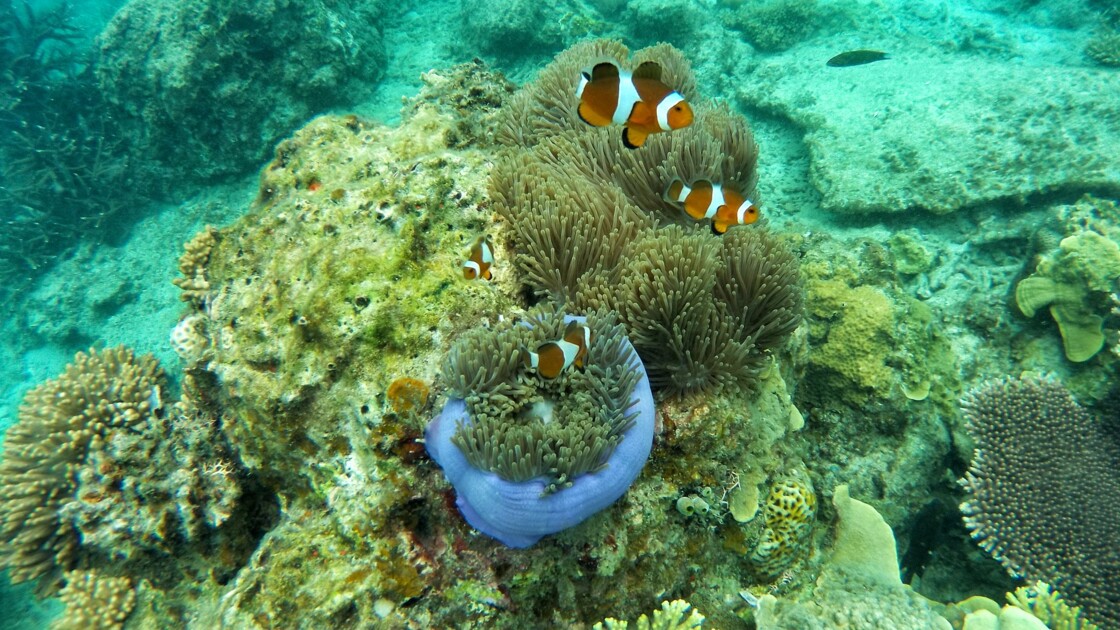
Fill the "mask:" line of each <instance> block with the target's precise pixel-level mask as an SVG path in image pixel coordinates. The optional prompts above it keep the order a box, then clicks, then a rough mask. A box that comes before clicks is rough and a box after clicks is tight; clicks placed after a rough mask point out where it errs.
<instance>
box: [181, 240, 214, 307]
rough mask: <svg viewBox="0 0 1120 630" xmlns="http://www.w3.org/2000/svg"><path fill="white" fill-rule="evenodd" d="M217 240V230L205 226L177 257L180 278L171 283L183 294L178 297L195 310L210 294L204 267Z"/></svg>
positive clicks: (184, 246)
mask: <svg viewBox="0 0 1120 630" xmlns="http://www.w3.org/2000/svg"><path fill="white" fill-rule="evenodd" d="M217 239H218V230H216V229H214V228H213V227H211V226H209V225H208V226H206V228H205V229H203V230H202V231H201V232H199V233H198V234H195V235H194V238H192V239H191V240H189V241H187V243H186V244H185V245H183V250H184V251H183V255H182V256H180V257H179V273H180V274H182V277H180V278H175V279H174V280H172V281H171V282H173V283H174V284H175V286H177V287H179V288H180V289H181V290H182V291H183V292H182V294H181V295H180V296H179V297H180V298H181V299H182V300H183V301H184V302H190V303H191V304H192V305H193V306H194V307H195V308H201V307H202V305H203V304H204V302H205V301H206V298H207V297H208V296H209V293H210V282H209V281H208V280H207V279H206V265H207V263H208V262H209V261H210V250H211V249H213V248H214V243H216V242H217Z"/></svg>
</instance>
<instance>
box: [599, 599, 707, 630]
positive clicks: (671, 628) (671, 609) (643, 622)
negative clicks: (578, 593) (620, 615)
mask: <svg viewBox="0 0 1120 630" xmlns="http://www.w3.org/2000/svg"><path fill="white" fill-rule="evenodd" d="M703 625H704V615H701V614H700V613H698V612H697V611H696V609H694V608H693V607H692V605H691V604H689V603H688V602H686V601H684V600H683V599H678V600H674V601H671V602H670V601H664V602H661V609H660V610H655V611H653V618H652V619H651V618H649V617H647V616H646V615H642V616H641V617H638V620H637V621H635V622H634V626H635V628H636V630H689V629H691V628H699V627H701V626H703ZM629 627H630V624H629V623H627V622H625V621H619V620H618V619H614V618H610V619H604V620H603V621H601V622H599V623H597V624H595V626H594V628H593V629H592V630H627V629H628V628H629Z"/></svg>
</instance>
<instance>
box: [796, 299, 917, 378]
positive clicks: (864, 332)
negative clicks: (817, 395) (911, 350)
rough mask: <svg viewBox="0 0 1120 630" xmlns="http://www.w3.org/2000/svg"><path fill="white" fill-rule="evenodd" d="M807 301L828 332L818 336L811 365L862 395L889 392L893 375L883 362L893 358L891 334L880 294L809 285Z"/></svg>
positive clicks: (890, 314) (889, 314) (890, 317)
mask: <svg viewBox="0 0 1120 630" xmlns="http://www.w3.org/2000/svg"><path fill="white" fill-rule="evenodd" d="M809 296H810V297H809V299H808V300H807V301H806V302H807V304H808V308H809V311H810V312H811V313H812V314H813V315H815V316H817V317H818V318H820V319H822V320H828V321H831V324H830V325H828V327H827V329H826V330H824V331H820V334H821V336H822V337H823V344H822V345H821V346H820V347H819V348H818V349H817V350H816V351H815V352H814V353H813V355H812V361H813V362H814V363H816V364H817V365H819V366H821V367H825V368H828V369H831V370H834V371H835V372H837V373H838V374H840V375H841V376H843V377H844V378H845V379H846V380H847V381H849V382H851V383H853V384H855V385H856V386H857V387H860V388H862V389H866V390H878V391H884V390H886V389H888V388H889V387H890V384H891V382H892V370H891V368H889V367H888V366H887V364H886V359H887V357H888V356H890V354H891V349H892V345H893V344H892V341H893V332H892V331H893V330H894V328H895V309H894V307H893V305H892V304H891V300H890V298H888V297H887V295H886V294H885V293H883V291H882V290H880V289H878V288H875V287H872V286H858V287H849V286H848V285H847V284H845V283H844V282H841V281H839V280H818V281H814V282H810V283H809ZM814 336H815V335H814Z"/></svg>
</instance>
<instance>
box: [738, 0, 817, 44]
mask: <svg viewBox="0 0 1120 630" xmlns="http://www.w3.org/2000/svg"><path fill="white" fill-rule="evenodd" d="M822 17H823V16H822V8H821V6H820V5H819V4H818V2H817V1H816V0H769V1H768V2H760V3H754V2H750V3H743V4H742V5H741V6H740V7H739V8H738V9H737V10H735V11H734V12H732V13H731V14H730V16H729V17H728V18H727V24H728V26H730V27H731V28H733V29H735V30H737V31H741V32H742V33H743V37H745V38H746V40H747V41H748V42H750V44H751V45H752V46H754V47H755V48H757V49H759V50H762V51H765V52H778V51H782V50H786V49H787V48H790V47H792V46H794V45H795V44H798V43H800V42H802V41H804V40H806V39H808V38H809V37H810V36H811V35H813V33H814V31H816V30H817V29H818V28H819V27H820V22H821V18H822Z"/></svg>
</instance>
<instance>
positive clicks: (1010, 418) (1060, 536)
mask: <svg viewBox="0 0 1120 630" xmlns="http://www.w3.org/2000/svg"><path fill="white" fill-rule="evenodd" d="M962 406H963V408H964V412H965V415H966V417H967V420H968V424H967V429H968V432H969V433H970V434H971V435H972V437H973V438H974V439H975V440H976V450H975V454H974V456H973V460H972V465H971V467H970V468H969V471H968V473H967V474H966V475H965V478H964V480H963V484H964V486H965V488H966V490H967V491H968V492H969V495H970V496H969V498H968V500H967V501H965V503H964V504H962V505H961V511H962V512H963V513H964V519H965V525H966V526H967V527H968V529H969V530H970V531H971V533H972V537H973V538H974V539H976V540H977V541H978V542H979V543H980V546H982V547H983V548H984V549H985V550H987V551H988V552H989V553H991V554H992V556H993V557H995V558H996V559H997V560H999V561H1000V562H1002V563H1003V565H1004V566H1005V567H1007V568H1008V570H1010V571H1012V572H1013V573H1014V574H1015V575H1018V576H1022V577H1025V578H1026V579H1028V580H1042V581H1045V582H1047V583H1050V584H1059V585H1060V588H1061V592H1062V595H1063V596H1064V597H1065V598H1066V599H1067V600H1068V601H1069V602H1071V603H1072V604H1074V605H1075V606H1079V607H1081V608H1082V609H1083V610H1084V612H1085V616H1086V617H1087V618H1088V619H1089V620H1091V621H1093V622H1095V623H1098V624H1101V625H1107V624H1113V625H1115V624H1118V623H1120V583H1118V582H1117V581H1116V576H1117V575H1120V558H1118V557H1117V555H1116V553H1115V550H1116V549H1117V548H1120V514H1118V513H1117V506H1120V470H1118V469H1117V468H1116V461H1117V457H1118V456H1120V443H1118V442H1117V436H1116V435H1115V432H1111V433H1110V432H1108V431H1106V430H1105V427H1104V426H1102V425H1101V424H1100V423H1098V422H1097V421H1096V420H1095V419H1094V418H1093V417H1092V416H1091V415H1090V414H1089V413H1088V412H1086V411H1085V410H1084V409H1082V408H1081V406H1080V405H1078V404H1077V402H1076V401H1075V400H1074V399H1073V397H1072V396H1070V394H1069V392H1068V391H1066V389H1065V388H1064V387H1063V386H1062V385H1061V384H1059V383H1057V382H1054V381H1051V380H1048V379H1043V378H1023V379H1005V380H997V381H993V382H990V383H987V384H985V385H983V386H982V387H980V388H979V389H977V390H975V391H973V392H971V393H970V394H969V395H968V396H966V397H965V398H964V399H963V400H962Z"/></svg>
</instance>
